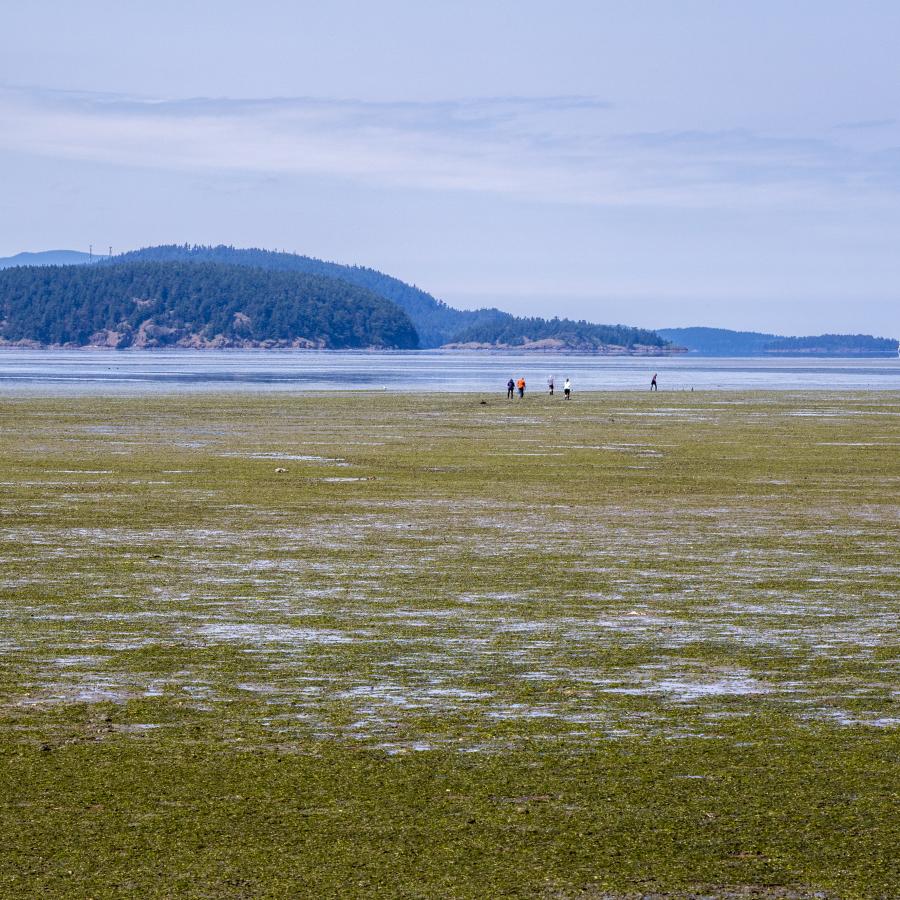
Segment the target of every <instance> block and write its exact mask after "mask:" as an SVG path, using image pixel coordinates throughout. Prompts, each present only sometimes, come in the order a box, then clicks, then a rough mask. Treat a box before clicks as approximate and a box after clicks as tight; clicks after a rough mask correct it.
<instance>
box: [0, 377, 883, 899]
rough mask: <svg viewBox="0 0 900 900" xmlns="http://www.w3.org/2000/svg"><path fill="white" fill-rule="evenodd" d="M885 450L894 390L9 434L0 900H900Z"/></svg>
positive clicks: (341, 406)
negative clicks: (899, 898) (4, 899)
mask: <svg viewBox="0 0 900 900" xmlns="http://www.w3.org/2000/svg"><path fill="white" fill-rule="evenodd" d="M482 399H484V400H485V401H486V403H485V404H484V405H482V403H481V402H480V401H481V400H482ZM898 448H900V403H898V401H897V398H896V397H895V396H893V395H891V394H888V393H880V394H877V395H876V394H831V395H828V394H816V395H812V394H777V395H775V394H747V395H736V394H729V395H721V394H713V393H701V392H696V393H691V394H665V393H661V394H659V395H652V396H650V395H615V394H609V395H590V396H588V395H576V397H575V399H574V400H573V401H571V402H568V403H566V402H565V401H563V400H559V399H557V400H555V402H554V401H551V400H550V399H549V398H546V397H529V398H527V399H526V400H525V401H523V402H515V403H512V402H510V403H507V402H505V401H503V400H501V399H497V398H495V397H493V396H486V397H484V398H481V397H478V396H472V395H458V396H452V395H440V396H425V397H411V396H384V395H380V394H379V395H364V394H361V395H355V396H342V395H337V394H329V395H321V396H301V397H296V396H294V397H291V396H284V395H279V396H275V395H261V396H258V397H248V396H245V395H240V396H236V395H219V396H203V395H193V396H191V397H181V398H173V397H143V398H133V399H129V398H120V399H107V398H104V399H98V398H93V399H83V400H73V399H71V398H67V399H59V400H54V399H28V398H17V399H6V400H4V401H3V402H2V404H0V514H2V515H0V559H2V575H0V621H2V629H0V895H2V896H9V897H48V896H60V897H129V896H146V897H172V896H179V897H197V898H200V897H296V896H310V897H320V896H323V897H347V896H350V897H353V896H358V897H384V896H386V897H473V898H474V897H502V896H510V897H537V898H570V897H587V898H595V900H598V898H602V897H645V896H646V897H679V898H684V897H690V896H705V897H710V896H712V897H759V898H812V897H827V898H879V897H880V898H888V897H891V898H892V897H895V896H896V895H897V884H898V877H900V873H898V867H897V854H896V848H897V846H898V842H900V828H898V821H900V809H898V787H897V785H898V776H900V770H898V749H900V746H898V745H900V740H898V728H897V726H898V722H900V714H898V705H897V704H898V687H897V685H898V678H897V670H898V652H897V637H896V634H897V632H896V624H897V620H898V614H900V600H898V592H897V583H898V575H900V566H898V541H897V538H898V507H897V500H896V498H897V496H898V494H900V490H898V488H900V463H898V460H900V454H898ZM278 470H284V471H278Z"/></svg>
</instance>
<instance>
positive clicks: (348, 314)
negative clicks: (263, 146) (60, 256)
mask: <svg viewBox="0 0 900 900" xmlns="http://www.w3.org/2000/svg"><path fill="white" fill-rule="evenodd" d="M0 342H3V343H7V344H10V343H12V344H26V345H39V346H76V347H80V346H100V347H113V348H116V349H124V348H126V347H137V348H155V347H198V348H199V347H256V346H262V347H322V348H334V349H340V348H368V347H379V348H399V349H413V348H415V347H417V346H418V336H417V334H416V330H415V327H414V326H413V324H412V322H411V321H410V319H409V317H408V316H407V315H406V313H404V312H403V311H402V310H401V309H400V308H399V307H398V306H396V305H395V304H393V303H390V302H389V301H387V300H385V299H384V298H383V297H380V296H378V295H377V294H375V293H373V292H372V291H369V290H367V289H366V288H362V287H358V286H356V285H352V284H348V283H347V282H346V281H339V280H337V279H334V278H326V277H324V276H321V275H308V274H305V273H302V272H272V271H266V270H263V269H254V268H248V267H242V266H224V265H218V264H215V263H182V262H169V263H161V262H132V263H115V264H104V265H93V266H84V265H76V266H46V267H18V268H8V269H5V270H4V271H2V272H0Z"/></svg>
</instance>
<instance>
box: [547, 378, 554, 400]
mask: <svg viewBox="0 0 900 900" xmlns="http://www.w3.org/2000/svg"><path fill="white" fill-rule="evenodd" d="M547 390H549V391H550V396H551V397H552V396H553V376H552V375H551V376H550V377H549V378H548V379H547Z"/></svg>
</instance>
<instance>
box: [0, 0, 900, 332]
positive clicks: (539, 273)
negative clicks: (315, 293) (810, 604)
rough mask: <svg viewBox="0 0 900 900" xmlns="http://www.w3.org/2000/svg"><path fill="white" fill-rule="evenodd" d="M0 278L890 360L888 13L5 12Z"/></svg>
mask: <svg viewBox="0 0 900 900" xmlns="http://www.w3.org/2000/svg"><path fill="white" fill-rule="evenodd" d="M2 21H3V27H2V29H0V256H6V255H12V254H14V253H16V252H19V251H23V250H32V251H34V250H47V249H75V250H87V248H88V245H89V244H93V245H94V247H95V248H98V247H101V248H104V249H105V248H106V247H108V246H112V247H113V249H114V252H115V251H120V250H127V249H133V248H136V247H140V246H147V245H151V244H158V243H185V242H187V243H203V244H216V243H227V244H234V245H236V246H260V247H266V248H270V249H284V250H289V251H293V252H298V253H304V254H308V255H311V256H317V257H321V258H324V259H330V260H335V261H338V262H344V263H351V264H360V265H367V266H372V267H373V268H376V269H380V270H382V271H385V272H388V273H390V274H392V275H395V276H397V277H399V278H402V279H403V280H405V281H409V282H411V283H415V284H417V285H418V286H420V287H422V288H424V289H425V290H427V291H429V292H431V293H432V294H434V295H435V296H437V297H439V298H440V299H442V300H445V301H447V302H448V303H450V304H451V305H454V306H458V307H465V308H472V307H477V306H484V305H491V306H499V307H501V308H503V309H507V310H509V311H511V312H515V313H520V314H524V315H544V316H551V315H560V316H569V317H574V318H587V319H590V320H593V321H599V322H622V323H625V324H633V325H640V326H645V327H651V328H652V327H675V326H688V325H710V326H717V327H725V328H739V329H752V330H760V331H770V332H777V333H782V334H813V333H821V332H826V331H842V332H847V331H850V332H863V333H874V334H878V335H885V336H889V337H898V336H900V252H898V250H900V77H898V72H900V69H898V63H897V59H896V47H897V46H898V45H900V3H896V2H895V0H885V2H880V0H853V2H850V0H846V2H835V0H815V2H812V0H792V2H789V3H785V2H783V0H776V2H772V0H754V2H752V3H748V2H746V0H677V2H676V0H618V2H608V0H593V2H582V0H571V2H569V0H557V2H555V3H552V4H551V3H547V2H544V0H540V2H534V0H516V2H505V0H481V2H470V0H454V2H449V0H448V2H441V0H435V2H432V3H423V2H421V0H379V2H378V3H372V2H362V0H360V2H351V0H332V2H329V3H327V4H326V3H321V2H316V3H312V2H298V0H293V2H288V0H255V2H254V3H252V4H248V3H246V2H243V0H241V2H233V0H216V2H206V0H195V2H191V0H179V2H173V0H152V2H145V0H131V2H128V3H122V2H121V0H118V2H104V0H79V2H78V3H71V2H67V0H57V2H52V0H29V2H28V3H12V2H9V3H6V2H4V3H3V15H2Z"/></svg>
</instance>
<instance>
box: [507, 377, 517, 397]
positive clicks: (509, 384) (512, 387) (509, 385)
mask: <svg viewBox="0 0 900 900" xmlns="http://www.w3.org/2000/svg"><path fill="white" fill-rule="evenodd" d="M515 387H516V383H515V382H514V381H513V380H512V378H510V379H509V381H507V382H506V399H507V400H512V398H513V391H514V390H515Z"/></svg>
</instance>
